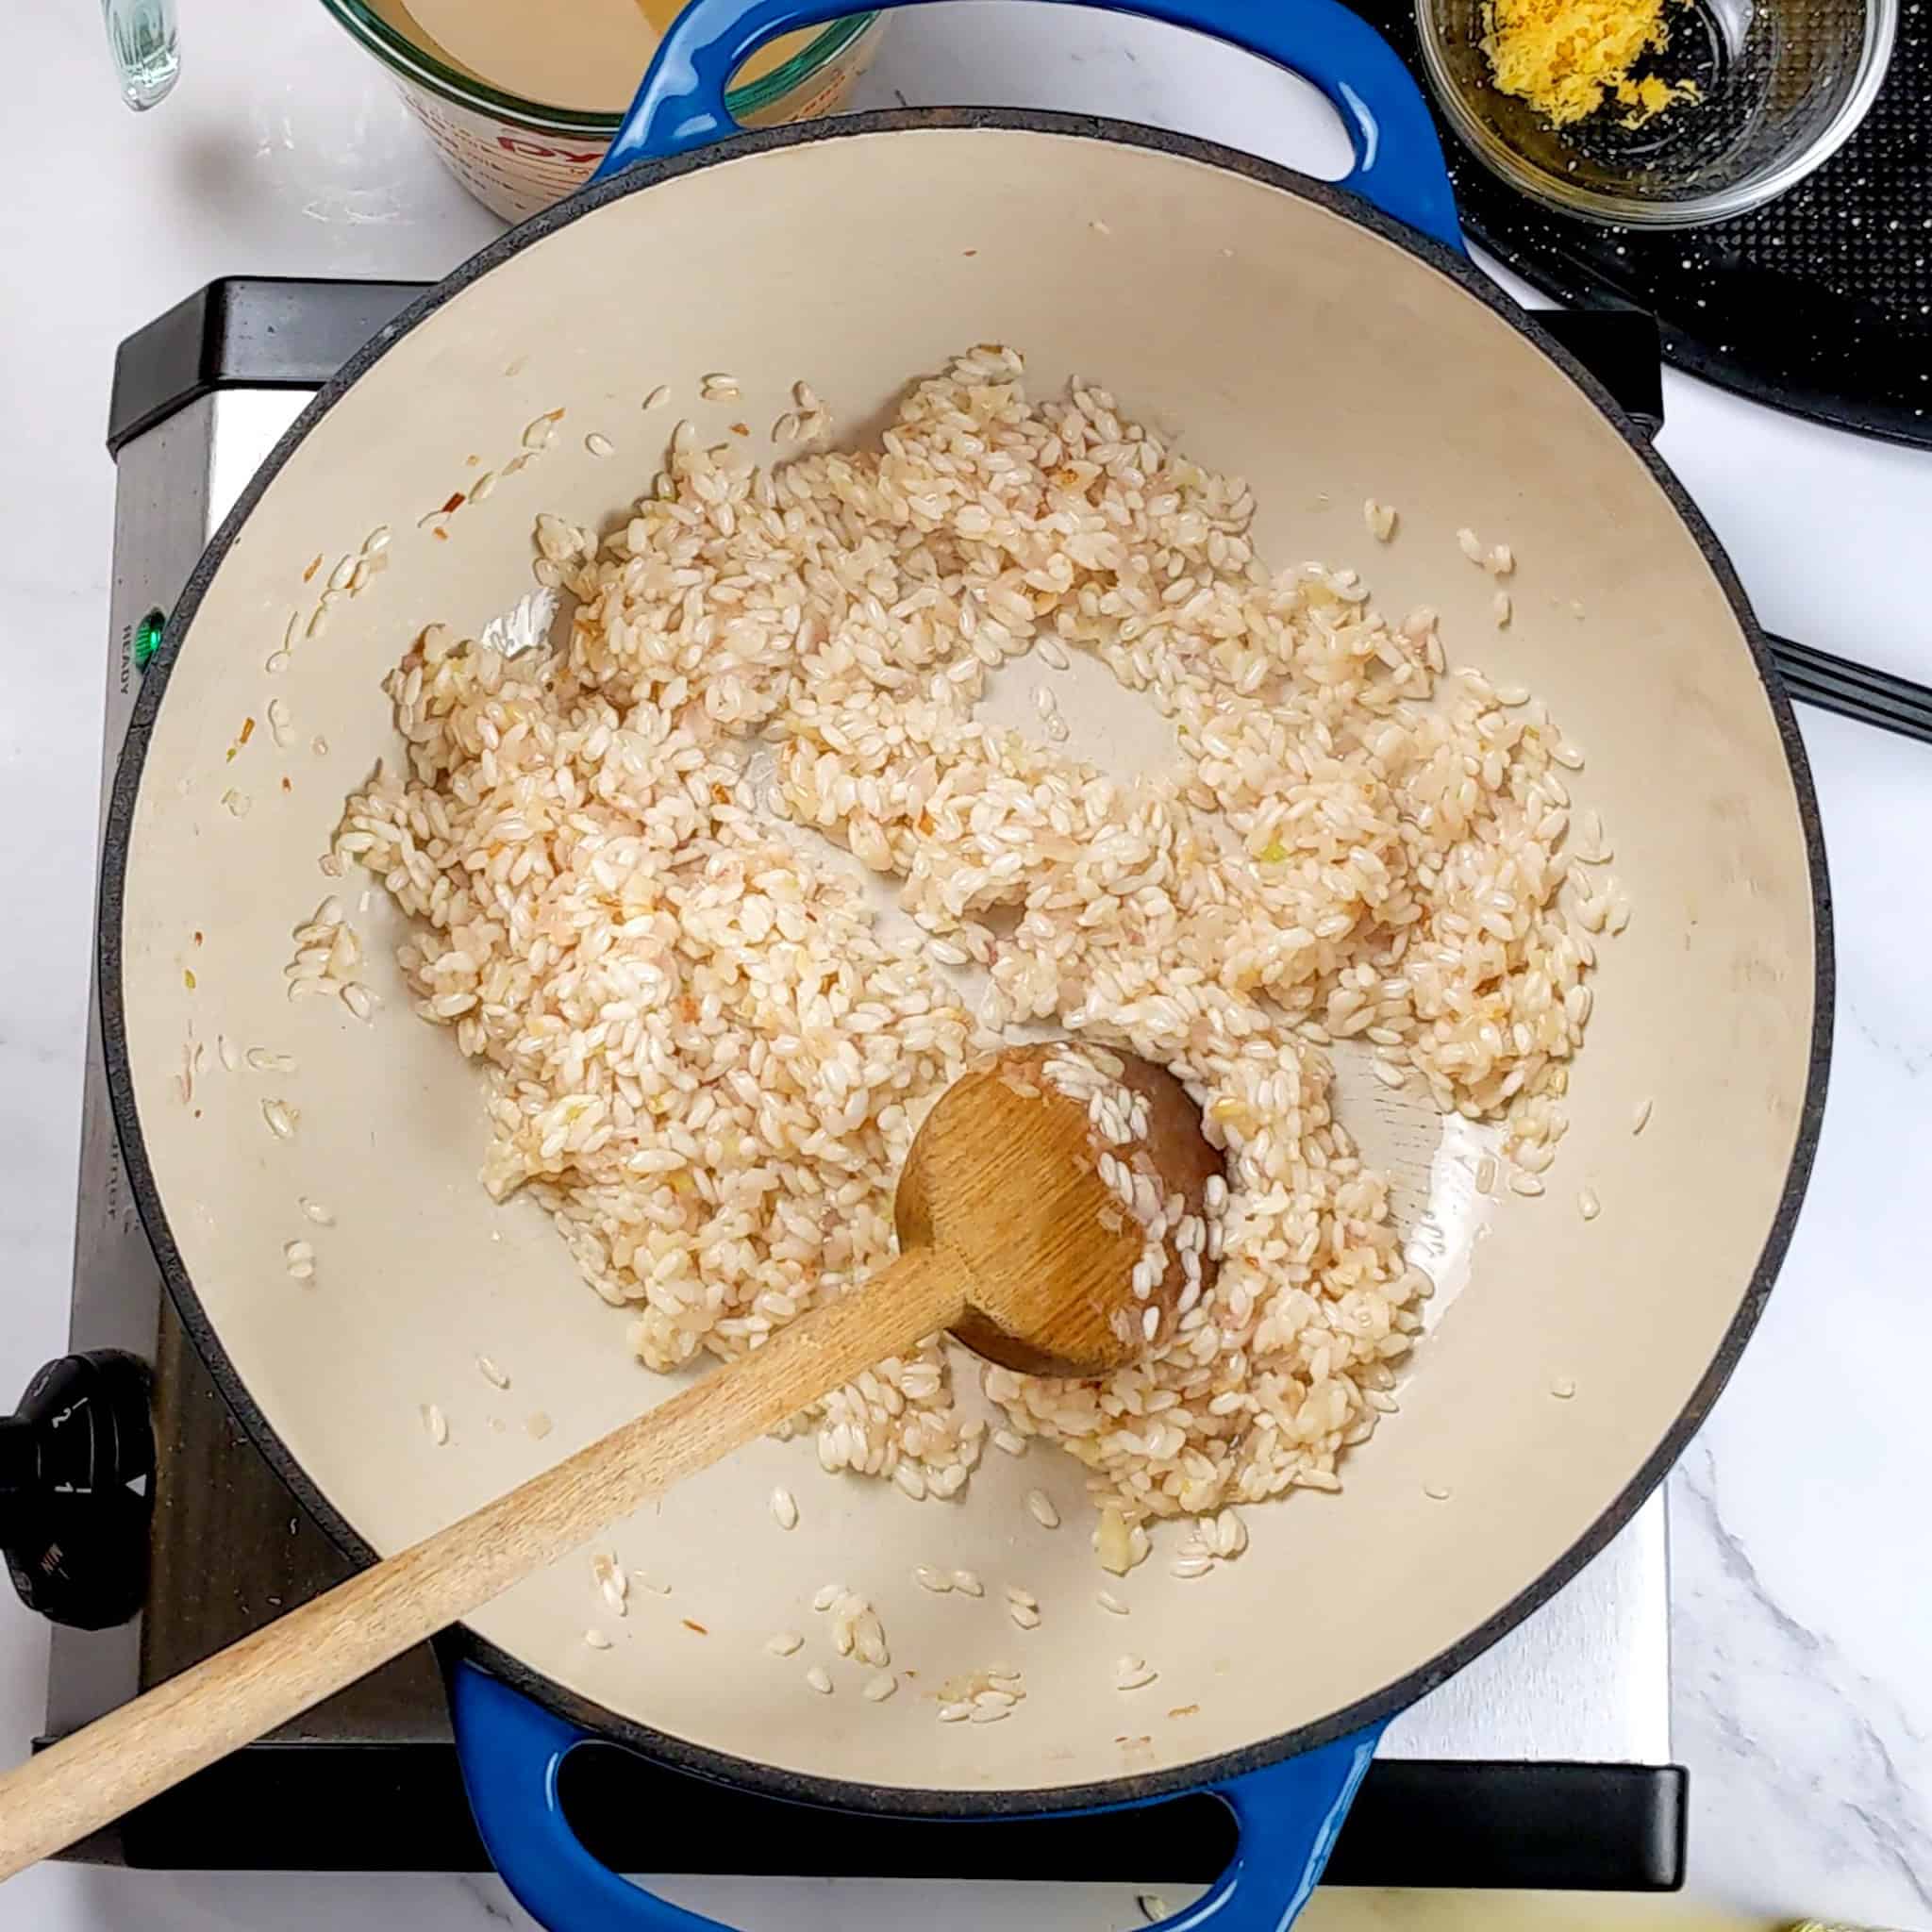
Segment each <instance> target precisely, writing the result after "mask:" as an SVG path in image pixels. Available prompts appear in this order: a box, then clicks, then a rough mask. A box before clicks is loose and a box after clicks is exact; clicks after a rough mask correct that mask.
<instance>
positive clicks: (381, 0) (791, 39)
mask: <svg viewBox="0 0 1932 1932" xmlns="http://www.w3.org/2000/svg"><path fill="white" fill-rule="evenodd" d="M368 4H369V7H370V10H371V11H372V12H374V13H375V14H377V15H379V16H380V17H381V19H382V20H383V21H384V22H385V23H386V24H387V25H389V26H391V27H392V28H393V29H394V30H395V31H396V32H397V33H399V34H401V35H403V36H404V37H405V38H406V39H408V40H409V41H412V42H415V44H416V45H417V46H419V47H421V48H423V50H424V51H425V53H429V54H433V55H434V56H436V58H439V59H441V60H442V61H443V62H444V63H445V64H447V65H448V66H451V67H454V68H456V69H457V70H458V72H459V73H462V74H465V75H469V76H470V77H472V78H473V79H475V80H480V81H482V82H483V83H484V84H485V85H486V86H488V87H492V88H495V89H497V90H498V91H499V92H504V93H510V94H517V95H520V96H522V97H523V98H524V99H525V100H530V101H541V102H545V103H547V104H549V105H551V106H553V107H558V108H573V109H575V110H576V111H577V112H579V113H601V114H621V113H623V111H624V110H625V108H627V107H628V106H629V105H630V99H631V96H632V95H633V94H634V93H635V92H637V86H638V82H639V81H640V80H641V79H642V78H643V74H644V69H645V68H646V67H648V66H649V65H650V64H651V57H652V55H653V54H655V53H656V52H657V49H658V40H659V39H660V38H661V37H662V35H663V32H664V29H665V28H666V27H667V26H669V25H671V23H672V21H674V20H675V18H676V17H677V14H678V12H679V11H680V8H681V5H682V0H409V4H408V6H407V7H405V6H403V5H401V4H399V0H368ZM812 37H813V36H812V34H811V33H810V32H809V31H808V32H803V33H792V34H785V35H783V36H781V37H780V38H779V39H778V40H776V41H774V42H772V43H771V44H770V45H769V46H766V47H761V48H759V49H758V52H757V53H756V54H754V55H753V56H752V58H750V59H749V60H747V61H746V62H745V64H744V66H743V67H742V68H741V69H740V70H739V72H738V74H737V75H735V76H734V77H733V80H732V85H733V86H734V87H743V86H745V85H746V84H747V83H749V82H751V81H755V80H757V79H758V76H759V75H763V74H768V73H770V72H771V71H772V69H773V68H774V67H777V66H780V65H782V64H783V63H784V62H785V61H786V60H788V59H790V58H791V56H792V55H793V54H795V53H797V52H798V50H799V49H800V48H801V47H803V46H805V45H807V44H808V42H810V41H811V39H812Z"/></svg>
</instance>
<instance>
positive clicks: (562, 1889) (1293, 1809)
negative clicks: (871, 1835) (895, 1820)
mask: <svg viewBox="0 0 1932 1932" xmlns="http://www.w3.org/2000/svg"><path fill="white" fill-rule="evenodd" d="M450 1713H451V1717H452V1719H453V1721H454V1723H455V1726H456V1735H457V1757H458V1761H459V1762H460V1764H461V1765H462V1771H463V1782H464V1784H465V1785H466V1786H467V1787H468V1788H469V1793H470V1808H471V1809H472V1810H473V1811H474V1812H475V1816H476V1829H477V1831H478V1832H479V1833H480V1834H481V1835H482V1839H483V1844H484V1848H485V1850H487V1851H488V1852H489V1854H490V1858H491V1863H492V1864H493V1865H494V1866H495V1867H496V1869H497V1871H498V1872H499V1873H500V1874H502V1875H503V1881H504V1883H505V1884H506V1885H508V1887H509V1889H510V1891H511V1892H512V1893H513V1894H514V1895H515V1897H516V1900H517V1902H518V1904H519V1905H521V1906H522V1907H524V1909H525V1911H526V1912H528V1913H529V1914H530V1916H531V1917H532V1918H533V1919H535V1920H536V1921H537V1923H538V1924H540V1925H542V1926H544V1927H546V1928H547V1932H726V1928H724V1927H722V1926H720V1925H719V1924H718V1922H717V1921H716V1920H715V1919H701V1918H699V1917H698V1915H697V1914H696V1913H695V1912H688V1911H686V1910H685V1909H684V1908H683V1907H681V1906H674V1905H671V1904H669V1903H668V1902H667V1901H665V1900H664V1899H661V1898H654V1897H652V1895H651V1894H650V1893H649V1892H647V1891H641V1890H639V1889H638V1888H637V1887H636V1886H635V1885H632V1884H631V1883H630V1882H629V1880H628V1879H625V1878H620V1877H619V1876H618V1875H617V1874H616V1873H614V1872H612V1871H610V1870H609V1869H608V1867H607V1866H605V1865H603V1864H601V1863H600V1862H599V1861H598V1860H597V1859H595V1858H593V1857H591V1855H590V1853H589V1852H587V1851H586V1850H585V1849H584V1848H583V1846H582V1845H581V1844H579V1843H578V1842H577V1839H576V1835H575V1832H573V1831H572V1830H571V1828H570V1824H569V1823H568V1821H567V1820H566V1819H565V1818H564V1815H563V1809H562V1807H561V1805H560V1804H559V1802H558V1769H559V1768H560V1767H561V1765H562V1763H563V1760H564V1758H565V1757H566V1756H567V1755H568V1754H569V1753H570V1752H571V1751H572V1750H573V1749H575V1746H577V1745H578V1744H581V1743H583V1742H584V1741H585V1740H586V1739H587V1738H588V1737H589V1736H590V1733H588V1732H585V1731H582V1730H579V1729H578V1728H577V1726H576V1725H575V1724H569V1723H567V1722H566V1721H565V1720H564V1719H562V1718H560V1717H557V1716H554V1715H553V1714H552V1713H551V1712H549V1711H547V1710H545V1709H544V1708H543V1707H541V1705H538V1704H534V1703H532V1702H531V1701H530V1699H529V1698H527V1697H525V1696H524V1695H523V1693H522V1692H521V1691H512V1690H510V1689H509V1687H508V1685H506V1684H502V1683H500V1682H498V1681H497V1679H496V1678H494V1677H492V1676H491V1675H490V1674H488V1673H487V1672H485V1671H481V1670H478V1669H477V1668H476V1666H475V1664H469V1663H459V1664H458V1665H457V1666H456V1668H455V1669H454V1670H453V1671H452V1672H451V1674H450ZM1381 1732H1382V1727H1381V1725H1379V1724H1376V1725H1374V1726H1373V1727H1372V1728H1370V1729H1368V1730H1365V1731H1357V1733H1356V1734H1355V1735H1354V1736H1353V1737H1348V1738H1341V1739H1338V1740H1336V1741H1335V1742H1334V1743H1332V1744H1324V1745H1322V1746H1321V1747H1320V1748H1318V1749H1316V1750H1313V1751H1305V1752H1303V1753H1302V1754H1301V1756H1300V1757H1290V1758H1286V1759H1284V1760H1283V1761H1282V1762H1281V1763H1279V1764H1274V1765H1270V1766H1269V1767H1268V1768H1267V1769H1266V1770H1265V1771H1257V1772H1250V1773H1249V1774H1248V1775H1247V1776H1245V1777H1240V1778H1233V1779H1230V1780H1229V1781H1228V1782H1227V1783H1226V1784H1224V1785H1216V1786H1214V1787H1212V1790H1214V1793H1215V1795H1216V1796H1217V1797H1219V1798H1220V1799H1221V1800H1222V1801H1223V1803H1224V1804H1225V1805H1226V1806H1227V1807H1228V1808H1229V1809H1230V1810H1232V1811H1233V1813H1234V1815H1235V1823H1236V1824H1237V1825H1238V1827H1239V1828H1240V1832H1241V1839H1240V1842H1239V1844H1238V1845H1237V1847H1236V1850H1235V1856H1234V1860H1233V1862H1232V1863H1231V1864H1230V1865H1229V1866H1228V1868H1227V1870H1226V1871H1225V1872H1224V1873H1223V1874H1221V1876H1220V1878H1219V1879H1217V1880H1216V1881H1215V1884H1214V1886H1213V1888H1212V1889H1211V1890H1209V1891H1208V1893H1207V1895H1206V1896H1205V1897H1203V1898H1201V1899H1199V1900H1197V1901H1196V1902H1195V1903H1194V1904H1193V1905H1191V1906H1190V1907H1188V1908H1187V1909H1186V1910H1185V1911H1182V1912H1179V1913H1176V1914H1175V1916H1174V1917H1173V1918H1171V1919H1165V1920H1163V1921H1162V1922H1161V1927H1162V1928H1165V1932H1284V1928H1285V1927H1286V1926H1288V1925H1290V1924H1292V1923H1293V1921H1294V1917H1295V1915H1296V1913H1298V1912H1299V1911H1300V1910H1301V1908H1302V1907H1303V1906H1304V1905H1306V1904H1307V1900H1308V1895H1309V1894H1310V1893H1311V1892H1312V1891H1313V1890H1314V1889H1315V1884H1316V1881H1317V1880H1318V1879H1319V1878H1320V1877H1321V1875H1322V1868H1323V1866H1324V1865H1325V1864H1326V1863H1327V1862H1328V1854H1329V1852H1330V1851H1331V1850H1333V1849H1334V1845H1335V1839H1336V1835H1337V1833H1338V1832H1339V1831H1340V1830H1341V1821H1342V1818H1343V1817H1344V1815H1345V1814H1346V1813H1347V1810H1348V1807H1349V1803H1350V1801H1351V1800H1352V1799H1353V1798H1354V1796H1355V1794H1356V1788H1357V1786H1358V1785H1359V1784H1360V1783H1361V1781H1362V1774H1363V1773H1364V1772H1366V1771H1367V1770H1368V1768H1369V1759H1370V1758H1371V1757H1374V1751H1375V1740H1377V1739H1378V1738H1379V1737H1380V1736H1381ZM1151 1802H1154V1803H1158V1802H1160V1801H1159V1800H1158V1799H1157V1800H1153V1801H1151ZM1122 1808H1129V1807H1122ZM955 1828H956V1829H958V1830H960V1831H972V1830H973V1829H974V1826H973V1825H972V1824H959V1825H958V1826H957V1827H955ZM882 1829H890V1826H884V1827H882ZM643 1842H644V1841H643V1840H641V1841H640V1848H641V1849H642V1845H643ZM652 1851H653V1853H654V1855H655V1856H656V1857H664V1856H665V1854H666V1852H667V1851H670V1852H671V1855H672V1856H674V1857H675V1849H673V1848H670V1847H667V1846H665V1845H663V1844H662V1843H661V1842H659V1843H657V1844H655V1845H653V1846H652ZM1157 1932H1160V1928H1157Z"/></svg>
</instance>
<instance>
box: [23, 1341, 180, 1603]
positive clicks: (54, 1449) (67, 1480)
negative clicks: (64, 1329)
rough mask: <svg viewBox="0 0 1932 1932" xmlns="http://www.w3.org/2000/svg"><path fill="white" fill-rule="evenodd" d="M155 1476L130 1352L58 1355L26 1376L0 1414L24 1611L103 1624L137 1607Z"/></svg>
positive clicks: (143, 1381)
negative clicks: (15, 1406) (12, 1406)
mask: <svg viewBox="0 0 1932 1932" xmlns="http://www.w3.org/2000/svg"><path fill="white" fill-rule="evenodd" d="M154 1473H155V1439H154V1426H153V1424H152V1422H151V1421H150V1419H149V1414H148V1372H147V1367H146V1364H145V1363H143V1362H142V1360H141V1359H140V1358H139V1357H136V1356H131V1355H123V1354H121V1353H120V1352H119V1351H118V1350H115V1349H97V1350H95V1351H93V1352H92V1354H88V1355H69V1356H62V1357H60V1359H59V1360H58V1361H56V1362H49V1363H48V1364H47V1366H46V1367H45V1368H43V1369H42V1371H41V1372H40V1374H38V1375H36V1376H35V1377H34V1378H33V1380H32V1381H31V1382H29V1383H28V1384H27V1388H26V1393H25V1395H23V1396H22V1397H21V1398H20V1410H19V1413H18V1414H16V1415H11V1416H0V1543H4V1544H5V1547H6V1551H7V1567H8V1570H9V1571H11V1572H12V1574H13V1587H14V1589H15V1590H17V1591H19V1592H20V1596H21V1601H22V1602H23V1603H25V1605H26V1607H28V1608H29V1609H33V1610H39V1611H40V1612H41V1614H42V1616H45V1617H49V1618H51V1619H52V1620H53V1621H54V1622H55V1623H57V1624H74V1625H75V1626H77V1627H78V1628H80V1629H83V1630H103V1629H106V1628H107V1627H108V1625H109V1624H125V1622H126V1621H127V1620H128V1619H129V1618H130V1617H132V1616H133V1615H134V1614H135V1613H136V1612H137V1611H138V1610H139V1609H140V1608H141V1604H142V1595H143V1593H144V1591H145V1589H146V1584H147V1530H148V1517H149V1514H150V1512H151V1510H152V1507H153V1497H152V1494H151V1491H152V1488H153V1482H154Z"/></svg>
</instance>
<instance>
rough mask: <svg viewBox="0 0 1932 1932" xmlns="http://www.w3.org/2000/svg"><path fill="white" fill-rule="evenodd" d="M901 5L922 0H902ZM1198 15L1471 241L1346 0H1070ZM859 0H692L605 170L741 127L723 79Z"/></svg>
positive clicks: (1388, 211) (1379, 175)
mask: <svg viewBox="0 0 1932 1932" xmlns="http://www.w3.org/2000/svg"><path fill="white" fill-rule="evenodd" d="M900 4H902V5H912V4H916V0H900ZM1062 4H1065V5H1073V6H1083V7H1101V8H1108V10H1109V11H1112V12H1115V13H1138V14H1142V15H1144V16H1145V17H1146V18H1147V19H1149V20H1162V21H1166V22H1167V23H1168V24H1169V25H1172V26H1183V27H1192V28H1194V29H1195V30H1196V31H1197V32H1200V33H1204V34H1209V35H1212V36H1213V38H1214V39H1216V40H1218V41H1226V42H1230V43H1231V44H1232V45H1234V46H1237V47H1243V48H1245V49H1246V50H1247V51H1248V52H1249V53H1250V54H1257V55H1259V56H1260V57H1261V58H1262V59H1264V60H1273V61H1274V63H1275V64H1276V65H1277V66H1279V67H1286V68H1287V69H1289V71H1290V72H1291V73H1293V74H1299V75H1301V76H1302V77H1303V78H1304V79H1305V80H1308V81H1312V82H1313V83H1314V85H1315V86H1316V87H1318V88H1320V89H1321V90H1322V92H1324V94H1326V95H1327V97H1328V100H1329V102H1330V104H1331V105H1332V106H1333V108H1335V111H1336V112H1337V113H1338V114H1340V115H1341V121H1342V125H1344V126H1345V127H1346V128H1347V129H1348V139H1349V142H1350V144H1351V146H1353V148H1354V149H1355V166H1354V167H1353V168H1352V169H1351V170H1350V171H1349V173H1348V175H1346V176H1345V177H1344V178H1343V180H1342V181H1341V186H1342V187H1343V188H1346V189H1348V190H1350V191H1351V192H1354V193H1356V194H1358V195H1360V196H1361V197H1362V199H1363V200H1364V201H1367V202H1370V203H1373V204H1374V207H1376V208H1380V209H1381V210H1382V212H1383V213H1384V214H1385V215H1391V216H1392V217H1393V218H1394V219H1395V220H1396V221H1398V222H1404V223H1407V225H1408V226H1409V227H1411V228H1415V229H1418V230H1420V232H1421V233H1423V234H1424V235H1427V236H1428V237H1429V238H1430V239H1431V240H1432V241H1436V242H1441V243H1442V244H1443V245H1444V246H1445V247H1448V248H1452V249H1454V250H1455V251H1456V252H1457V254H1460V253H1461V252H1462V230H1461V228H1460V226H1459V225H1457V220H1456V198H1455V196H1454V194H1452V193H1451V192H1450V188H1449V171H1448V169H1447V168H1446V167H1445V166H1444V165H1443V161H1442V148H1441V142H1439V141H1438V140H1437V139H1436V127H1435V123H1434V122H1433V121H1432V120H1431V119H1430V118H1429V110H1428V107H1427V105H1426V104H1425V103H1424V100H1423V97H1422V92H1421V90H1420V89H1419V88H1417V86H1416V84H1415V81H1414V79H1413V78H1412V77H1411V76H1410V75H1409V72H1408V69H1407V67H1405V66H1404V65H1403V64H1402V61H1401V59H1400V58H1398V57H1397V55H1396V53H1395V51H1394V49H1393V48H1392V47H1391V46H1390V44H1389V42H1387V41H1385V40H1384V39H1383V38H1382V37H1381V35H1380V34H1378V33H1377V32H1376V31H1375V30H1374V27H1372V26H1371V25H1369V24H1368V23H1367V22H1366V21H1365V20H1362V19H1360V18H1358V17H1357V15H1356V14H1353V13H1351V12H1350V11H1349V10H1348V8H1346V7H1344V6H1342V5H1341V0H1062ZM852 10H853V4H852V0H691V5H690V6H689V7H687V8H685V9H684V11H683V12H682V13H681V14H679V15H678V17H677V20H676V22H675V25H673V26H672V28H671V30H670V31H669V32H668V33H667V34H666V35H665V36H664V39H663V42H661V44H660V45H659V46H658V58H656V59H655V60H653V61H652V62H651V71H650V72H649V73H648V74H647V75H644V79H643V85H642V86H641V87H640V88H639V89H638V92H637V98H636V99H635V100H634V101H633V102H632V103H631V107H630V112H629V113H628V114H626V115H625V120H624V125H623V126H622V127H620V128H619V129H618V131H617V139H616V140H615V141H613V142H611V143H610V151H609V153H608V154H607V155H606V156H605V158H604V161H603V164H602V166H600V167H599V168H598V170H597V175H596V178H598V179H600V180H601V179H602V178H604V177H605V176H607V175H615V174H617V173H618V172H619V171H620V170H622V169H625V168H627V167H629V166H631V165H632V164H633V163H634V162H637V161H645V160H656V159H660V158H663V157H664V156H666V155H681V154H687V153H689V152H690V151H691V149H692V148H700V147H707V146H708V145H709V144H710V143H711V142H717V141H723V140H724V139H725V138H726V137H727V136H729V135H732V134H736V133H737V132H738V126H737V124H736V123H735V122H734V121H733V120H732V118H731V116H730V115H729V114H728V113H727V112H726V111H725V108H724V89H725V87H726V85H727V83H728V82H729V81H730V79H731V76H732V75H734V74H735V73H737V71H738V69H739V68H740V67H741V65H742V64H743V62H744V61H745V60H746V59H747V58H749V57H750V56H751V55H752V54H754V53H755V52H756V51H757V50H758V48H759V47H761V46H763V45H764V44H765V42H767V41H770V40H772V39H774V38H775V37H776V36H777V35H779V34H784V33H791V32H793V31H794V30H796V29H798V28H800V27H810V26H820V25H824V23H825V22H827V21H832V20H839V19H841V18H843V17H844V16H846V15H847V14H849V13H851V12H852Z"/></svg>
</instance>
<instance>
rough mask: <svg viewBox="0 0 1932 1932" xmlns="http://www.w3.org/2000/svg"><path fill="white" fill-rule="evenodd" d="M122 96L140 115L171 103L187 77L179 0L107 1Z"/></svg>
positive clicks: (103, 15)
mask: <svg viewBox="0 0 1932 1932" xmlns="http://www.w3.org/2000/svg"><path fill="white" fill-rule="evenodd" d="M101 18H102V19H103V20H104V21H105V22H106V23H107V26H108V52H109V53H111V54H112V55H113V57H114V73H115V76H116V77H117V78H118V79H119V81H120V83H121V98H122V99H123V100H124V101H125V102H126V103H127V105H128V106H129V107H130V108H133V109H134V110H135V112H136V113H141V112H142V111H144V110H145V109H147V108H153V107H158V105H159V104H160V103H161V102H162V101H164V100H165V99H167V97H168V93H169V91H170V90H171V89H172V88H173V87H174V85H175V80H176V79H177V78H178V77H179V76H180V73H181V30H180V27H179V25H178V24H177V22H176V20H175V0H101Z"/></svg>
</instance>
